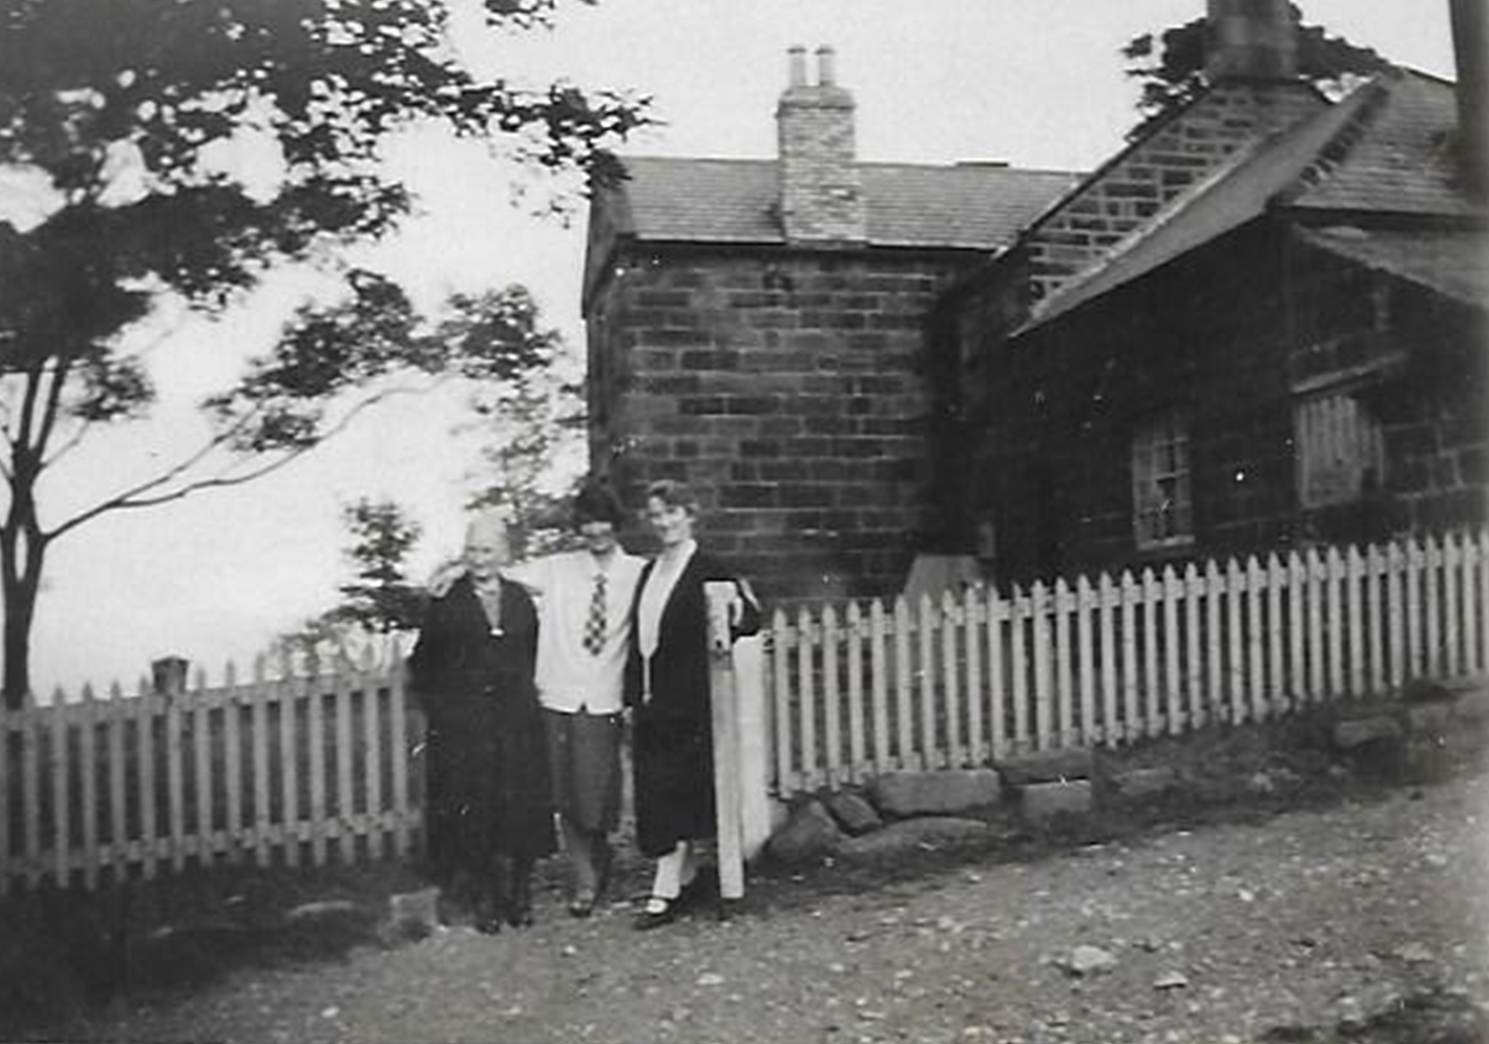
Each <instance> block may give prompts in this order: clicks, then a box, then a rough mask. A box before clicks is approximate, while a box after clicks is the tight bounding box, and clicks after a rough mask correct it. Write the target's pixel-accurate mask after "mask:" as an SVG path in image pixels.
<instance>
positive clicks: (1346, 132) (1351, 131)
mask: <svg viewBox="0 0 1489 1044" xmlns="http://www.w3.org/2000/svg"><path fill="white" fill-rule="evenodd" d="M1387 78H1389V79H1391V80H1399V78H1400V77H1399V75H1398V74H1397V73H1396V72H1395V71H1392V70H1385V71H1382V72H1379V73H1377V74H1376V75H1374V76H1372V77H1371V78H1370V79H1369V80H1367V81H1366V82H1365V83H1363V84H1361V85H1360V86H1359V87H1356V88H1355V89H1354V90H1353V91H1351V92H1350V93H1349V94H1348V95H1346V96H1345V97H1344V98H1342V99H1340V100H1339V101H1338V102H1337V103H1336V104H1337V105H1352V106H1354V109H1355V111H1354V112H1351V113H1347V114H1346V116H1345V119H1344V121H1343V122H1342V123H1341V124H1340V126H1339V128H1338V129H1337V130H1336V131H1334V133H1333V134H1331V135H1330V136H1329V140H1328V141H1326V142H1324V143H1323V145H1321V146H1320V147H1319V149H1318V151H1317V152H1316V153H1315V154H1314V158H1313V160H1311V161H1310V162H1308V163H1306V164H1304V166H1303V169H1302V170H1300V171H1299V172H1298V175H1297V177H1295V178H1294V179H1293V180H1292V183H1291V184H1290V185H1288V186H1287V187H1286V188H1284V189H1283V190H1282V191H1280V192H1278V193H1277V194H1276V195H1275V196H1273V201H1274V202H1276V203H1278V204H1281V205H1284V206H1285V205H1287V204H1288V203H1291V202H1293V201H1294V200H1296V199H1297V198H1298V197H1300V196H1301V195H1303V194H1304V193H1306V192H1307V191H1308V190H1309V189H1312V188H1313V187H1314V186H1316V185H1319V184H1321V183H1322V182H1323V181H1324V180H1325V179H1326V178H1328V177H1329V175H1331V174H1332V173H1333V172H1334V171H1336V170H1338V169H1339V167H1340V165H1341V164H1343V163H1344V161H1345V160H1346V159H1347V158H1348V157H1349V153H1350V151H1351V150H1353V149H1354V147H1355V146H1356V145H1358V144H1359V143H1360V140H1361V139H1362V138H1364V136H1365V132H1366V131H1367V130H1368V129H1369V127H1370V124H1371V123H1373V122H1374V120H1375V118H1376V117H1377V116H1378V115H1379V114H1380V112H1381V111H1382V109H1383V108H1384V107H1385V104H1386V101H1387V100H1388V99H1389V98H1390V96H1391V89H1390V87H1389V86H1388V84H1387V83H1386V80H1387ZM1324 112H1328V110H1327V109H1326V110H1324Z"/></svg>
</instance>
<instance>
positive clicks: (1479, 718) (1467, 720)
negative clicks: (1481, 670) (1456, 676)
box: [1453, 682, 1489, 725]
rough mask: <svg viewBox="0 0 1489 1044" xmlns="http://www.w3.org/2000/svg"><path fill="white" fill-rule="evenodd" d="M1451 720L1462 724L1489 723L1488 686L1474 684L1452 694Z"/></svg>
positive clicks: (1478, 683) (1479, 683)
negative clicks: (1453, 696)
mask: <svg viewBox="0 0 1489 1044" xmlns="http://www.w3.org/2000/svg"><path fill="white" fill-rule="evenodd" d="M1454 695H1455V697H1456V698H1455V699H1454V701H1453V718H1454V720H1455V721H1458V722H1460V723H1463V724H1468V725H1483V724H1485V723H1489V686H1485V685H1484V684H1483V683H1482V682H1474V683H1472V684H1471V686H1470V687H1469V688H1466V689H1461V690H1458V691H1456V692H1455V693H1454Z"/></svg>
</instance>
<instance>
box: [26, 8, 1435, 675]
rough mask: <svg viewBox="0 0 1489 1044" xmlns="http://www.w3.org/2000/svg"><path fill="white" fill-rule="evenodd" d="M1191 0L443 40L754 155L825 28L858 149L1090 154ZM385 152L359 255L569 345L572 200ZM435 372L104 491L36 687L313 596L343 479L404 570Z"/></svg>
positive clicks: (430, 297)
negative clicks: (524, 298) (280, 438)
mask: <svg viewBox="0 0 1489 1044" xmlns="http://www.w3.org/2000/svg"><path fill="white" fill-rule="evenodd" d="M1203 8H1204V3H1203V0H1124V2H1120V3H1117V2H1113V0H996V2H992V0H918V2H916V3H913V4H912V3H906V2H904V0H750V2H747V3H744V2H739V0H602V2H601V3H600V4H599V6H598V7H595V8H582V7H578V6H577V5H576V6H573V7H570V8H568V9H566V14H565V17H564V19H563V21H562V24H561V25H560V27H559V28H558V30H557V31H555V32H553V33H551V34H541V35H539V36H536V37H534V36H532V35H529V36H527V37H523V38H515V37H497V38H495V39H492V38H489V37H487V36H486V35H485V34H484V33H482V32H480V31H479V27H478V26H477V25H476V24H475V23H474V22H472V23H470V24H469V25H467V24H465V23H462V24H461V26H460V32H459V42H460V46H461V47H462V50H463V51H464V52H465V54H466V55H467V56H468V58H469V59H470V61H471V62H472V63H473V64H475V65H477V66H478V67H480V68H481V69H483V71H486V72H503V73H506V74H509V75H510V74H512V73H513V72H514V71H516V72H517V73H520V74H522V75H524V76H527V77H530V78H531V79H533V80H534V81H537V80H539V79H548V78H553V77H566V78H568V79H571V80H573V81H575V82H577V83H580V84H583V85H586V86H620V87H633V88H635V89H638V90H640V91H642V92H645V93H649V94H651V95H653V96H654V97H655V99H656V106H657V112H658V114H659V115H660V116H661V117H662V118H663V119H665V120H666V121H667V122H666V126H664V127H661V128H657V129H654V130H651V131H649V132H647V133H646V135H645V136H644V137H643V138H641V139H640V140H638V141H636V142H635V143H634V144H633V145H632V146H631V147H630V149H629V150H628V151H631V152H636V153H659V154H670V155H706V156H760V157H768V156H770V155H772V154H773V153H774V150H775V126H774V119H773V113H774V109H775V102H776V98H777V96H778V95H779V93H780V91H781V89H782V88H783V87H784V85H785V79H786V49H787V47H789V46H790V45H791V44H793V43H801V44H805V45H807V46H808V47H809V48H812V49H815V48H816V47H817V46H818V45H820V44H824V43H826V44H831V45H833V46H834V47H835V49H836V51H837V68H838V80H839V82H840V83H841V84H843V85H844V86H846V87H847V88H849V89H850V90H851V91H852V92H853V94H854V96H855V98H856V101H857V120H858V125H857V126H858V146H859V155H860V157H861V158H863V159H869V160H901V161H909V162H926V163H949V162H954V161H956V160H961V159H1000V160H1006V161H1008V162H1010V163H1012V164H1013V165H1015V166H1023V167H1039V168H1056V169H1088V168H1090V167H1092V166H1094V165H1095V164H1097V163H1099V162H1100V161H1101V160H1102V159H1103V158H1105V157H1106V156H1108V155H1110V154H1111V152H1113V151H1114V150H1115V149H1117V148H1118V147H1120V145H1121V139H1122V134H1123V132H1124V131H1125V130H1126V129H1127V128H1128V127H1130V126H1131V125H1132V124H1133V122H1134V120H1135V113H1134V110H1133V103H1134V100H1135V97H1136V89H1135V87H1134V86H1133V85H1132V84H1131V83H1130V82H1127V81H1126V80H1124V78H1123V76H1122V74H1121V69H1122V61H1121V58H1120V55H1119V53H1118V51H1119V48H1120V47H1121V46H1122V45H1123V43H1124V42H1126V41H1127V40H1128V39H1129V38H1130V37H1132V36H1133V35H1135V34H1137V33H1140V32H1145V31H1150V30H1159V29H1162V28H1164V27H1166V26H1169V25H1174V24H1178V23H1180V22H1183V21H1187V20H1188V19H1190V18H1193V17H1195V16H1197V15H1199V14H1201V13H1202V12H1203ZM1303 8H1304V13H1305V17H1306V18H1307V20H1308V21H1310V22H1316V23H1321V24H1323V25H1325V26H1327V27H1328V28H1330V29H1331V30H1333V31H1335V32H1340V33H1343V34H1344V35H1345V36H1347V37H1349V38H1350V39H1351V40H1353V41H1354V42H1356V43H1359V44H1366V45H1369V46H1372V47H1374V48H1376V49H1377V50H1379V51H1380V52H1381V53H1383V54H1384V55H1386V56H1387V57H1389V58H1391V59H1393V60H1395V61H1397V62H1399V63H1401V64H1405V65H1410V66H1414V67H1416V68H1420V69H1423V70H1425V71H1428V72H1432V73H1437V74H1440V75H1444V76H1449V77H1451V76H1452V47H1451V40H1450V38H1449V33H1448V24H1447V23H1448V18H1447V0H1368V2H1367V0H1311V2H1305V3H1304V4H1303ZM392 162H394V163H395V164H396V165H397V168H398V169H399V170H400V171H401V172H402V173H404V174H405V175H406V176H407V177H408V179H409V181H410V184H411V185H412V186H413V187H414V189H415V190H416V191H417V192H418V194H419V195H420V197H421V200H422V213H421V214H420V216H419V217H418V218H417V219H416V220H414V221H412V222H411V223H410V224H409V226H408V227H407V229H406V231H405V232H404V233H403V234H402V235H401V236H399V237H398V238H397V239H396V240H395V241H393V242H390V243H388V244H385V245H383V246H381V247H379V248H377V249H376V250H374V251H371V252H370V255H369V257H368V258H367V260H369V261H372V262H374V263H376V264H378V265H380V266H383V267H384V268H386V269H387V270H388V271H390V272H391V273H393V274H395V275H397V276H399V277H400V278H403V279H405V280H406V281H407V282H408V283H409V285H410V286H411V287H412V288H413V289H414V291H415V293H416V294H417V295H418V296H419V298H420V300H422V301H425V302H433V301H436V300H438V299H439V298H440V297H442V296H443V295H445V294H448V293H449V292H450V291H452V290H477V289H480V288H482V287H486V286H491V285H501V284H505V283H509V282H521V283H525V284H527V285H528V286H529V287H531V288H532V289H533V291H534V292H535V293H536V295H537V297H538V299H539V302H540V303H541V305H542V307H543V309H544V311H545V313H546V316H547V320H548V322H549V323H550V324H552V325H555V326H557V327H559V328H560V329H561V330H562V331H563V332H564V334H565V335H566V337H567V338H568V340H569V341H570V343H571V344H572V345H573V346H574V347H575V349H576V350H580V351H582V347H583V329H582V326H581V324H580V320H579V315H578V311H579V278H580V268H581V265H582V261H583V212H582V208H576V209H575V211H574V212H573V213H572V215H571V219H570V221H569V222H568V223H567V227H565V223H564V222H562V221H559V220H555V219H552V218H549V219H545V220H539V219H537V218H534V217H532V216H530V213H529V212H530V211H531V210H532V209H533V199H534V197H532V196H531V195H530V196H529V197H528V199H527V201H526V202H522V201H519V202H518V203H517V204H516V205H514V204H513V203H512V202H511V196H512V194H511V187H512V176H511V173H510V172H509V171H507V170H506V169H504V168H503V167H501V166H500V165H499V164H498V163H497V162H496V161H494V160H493V159H492V158H491V157H490V156H489V155H488V154H487V152H486V151H485V150H484V149H483V148H481V147H480V146H477V145H469V144H467V145H460V146H457V145H454V144H452V143H449V142H446V141H443V140H441V139H437V138H434V137H431V136H429V135H422V136H416V137H414V138H412V139H411V140H409V141H407V142H405V143H404V145H403V147H401V148H399V149H396V150H395V152H394V155H393V156H392ZM307 289H308V284H307V283H305V282H304V281H302V280H295V279H285V280H278V281H274V282H272V283H271V285H270V286H268V287H266V289H265V291H264V292H263V293H262V294H261V295H259V297H258V298H256V299H255V300H254V301H253V302H251V304H250V306H248V307H246V308H243V309H240V310H238V311H235V312H234V313H233V314H232V315H230V316H228V317H225V318H224V319H222V320H220V321H218V322H216V323H212V324H207V323H201V322H195V321H192V320H190V319H189V318H187V319H183V320H181V321H179V322H177V323H176V324H175V325H174V327H173V329H174V335H173V336H172V337H170V338H169V339H167V340H165V341H163V342H162V343H161V344H159V345H158V346H157V347H154V348H152V349H151V354H150V358H151V361H152V363H153V364H154V365H155V367H156V374H157V378H158V381H159V384H160V386H161V391H162V394H163V396H164V398H165V402H164V403H163V407H162V409H161V410H160V411H159V419H158V420H157V421H155V422H153V423H151V424H148V425H140V426H137V430H132V431H128V432H124V431H119V432H114V433H110V435H109V437H108V438H107V439H106V440H104V441H102V442H95V444H94V445H93V446H91V447H90V448H89V450H88V452H86V453H81V454H79V455H78V456H77V457H76V458H75V459H74V460H72V461H69V462H68V463H69V465H70V466H69V467H67V468H66V469H65V470H59V471H58V473H57V474H56V475H55V476H54V477H53V479H52V481H51V483H50V485H49V486H47V487H46V488H44V490H43V497H44V500H43V503H44V505H47V506H48V514H47V516H46V517H47V518H48V519H50V520H52V521H55V520H56V519H57V518H58V517H60V513H61V512H62V511H64V510H65V508H66V507H67V506H69V505H76V504H82V503H86V502H87V501H88V500H90V499H91V498H93V497H94V496H96V495H98V494H100V493H105V492H107V491H109V490H110V489H114V488H117V485H118V484H119V483H120V482H122V481H124V480H125V479H126V478H127V477H128V476H129V475H130V474H143V473H144V472H143V470H142V469H143V468H145V467H148V466H149V464H150V463H151V462H152V461H157V462H158V461H161V460H167V459H171V457H172V454H173V452H175V451H177V450H179V449H180V448H181V447H182V446H186V445H190V444H192V440H193V439H194V438H196V437H197V436H198V435H199V434H200V428H199V427H198V424H197V422H196V420H195V418H194V415H193V412H192V408H191V404H192V403H193V402H195V401H196V400H197V399H199V398H200V397H201V396H202V395H203V394H205V393H206V392H208V391H210V390H212V389H214V388H215V387H218V386H219V385H220V382H222V381H223V380H224V379H227V378H230V377H231V375H232V373H233V372H234V370H235V368H236V367H237V366H239V365H241V361H242V359H243V358H245V357H246V356H247V355H248V354H249V353H251V352H253V351H262V350H264V349H265V348H267V347H268V345H269V344H270V343H271V341H272V338H273V334H274V331H275V329H276V326H277V324H278V323H279V322H280V321H281V320H282V319H283V317H284V315H285V314H286V311H287V309H288V308H290V307H292V305H293V304H294V302H295V301H296V300H298V299H300V298H301V297H302V296H303V294H304V293H306V292H307ZM460 419H461V417H460V410H459V402H458V400H457V399H455V398H453V397H451V396H448V395H447V396H444V397H440V396H434V397H422V398H408V399H404V400H400V401H396V402H394V403H392V404H390V405H388V406H386V407H380V408H379V409H378V410H376V411H374V412H372V413H369V414H367V415H365V416H364V417H363V418H362V419H361V421H360V422H359V424H358V425H357V426H356V427H354V428H353V429H352V430H351V431H349V432H348V433H347V434H346V435H345V436H344V437H342V438H340V439H339V440H338V441H336V442H335V443H332V444H328V445H327V446H326V447H324V448H323V449H322V450H319V451H317V452H316V453H315V454H313V455H312V456H311V457H308V458H306V459H304V460H302V461H300V462H298V463H296V464H294V465H292V466H291V467H289V468H287V469H286V470H285V471H283V472H281V473H279V474H277V475H275V476H273V477H272V478H269V479H266V480H264V481H262V482H259V483H256V484H253V485H250V486H247V487H244V488H241V489H238V490H233V491H227V492H220V493H208V494H204V495H202V496H200V497H196V498H192V499H189V500H187V501H183V502H181V503H179V504H177V505H173V506H170V507H166V508H163V509H154V510H151V511H147V512H141V513H138V514H134V515H116V516H112V517H106V518H104V519H101V520H99V521H97V522H94V523H92V524H89V525H88V526H85V527H83V528H82V529H79V530H77V531H74V533H72V534H70V535H69V536H67V537H65V538H63V539H62V540H61V541H59V542H58V543H57V544H56V545H55V546H54V548H53V551H52V556H51V558H50V559H49V561H48V566H47V577H48V579H47V581H46V589H45V591H44V593H43V596H42V602H41V605H40V611H39V615H38V621H37V625H36V631H35V642H34V646H33V664H34V669H33V679H34V681H35V682H36V684H37V687H38V688H39V689H43V690H45V689H49V688H50V687H51V686H53V685H59V684H60V685H63V686H66V687H68V688H69V689H72V688H74V687H76V686H78V685H80V684H81V683H82V682H83V681H84V680H91V681H93V682H95V683H100V684H105V685H106V684H107V683H108V682H109V681H111V680H113V679H115V678H118V679H120V680H121V681H123V682H124V683H125V685H126V687H130V686H131V685H132V682H133V680H134V679H137V678H138V677H139V676H140V674H141V673H142V671H143V670H144V669H145V668H146V666H147V664H148V663H149V661H150V660H151V659H153V658H155V657H158V656H162V655H166V654H170V653H175V654H180V655H184V656H186V657H188V658H190V659H192V660H193V661H194V662H196V663H197V664H199V665H201V666H204V667H205V668H206V669H207V671H208V672H209V675H210V676H211V677H212V678H214V679H215V678H218V677H220V675H221V672H222V666H223V664H224V662H225V661H226V659H227V658H229V657H233V658H235V659H238V660H239V661H240V663H241V662H243V661H246V660H248V659H249V658H251V657H252V655H253V654H254V652H256V651H257V650H259V649H261V648H263V646H264V645H265V644H266V643H267V642H268V641H269V640H270V639H271V638H272V637H273V635H275V634H276V633H278V632H281V631H283V630H285V629H288V628H290V627H292V626H294V624H295V623H296V622H297V621H298V620H301V619H303V618H305V617H307V616H309V615H312V614H314V613H316V612H317V611H319V610H321V609H324V608H326V607H327V606H328V605H329V604H330V603H331V602H332V601H333V600H334V598H335V586H336V584H337V582H338V581H339V580H340V579H341V577H342V575H343V573H344V563H343V561H342V560H341V557H340V549H341V548H342V546H343V545H344V544H345V534H344V531H343V529H342V527H341V524H340V521H339V513H340V508H341V505H343V504H345V503H349V502H351V501H353V500H355V499H357V498H358V497H360V496H364V495H370V496H392V497H394V498H396V499H398V500H399V501H401V502H404V503H405V504H407V505H408V506H409V507H410V508H412V509H413V511H414V513H415V515H416V516H417V517H418V518H419V520H420V521H421V522H422V523H423V524H424V526H425V528H426V532H427V536H426V539H425V542H424V546H423V547H422V548H421V550H420V552H419V554H418V556H417V558H416V562H415V565H416V571H417V570H424V569H427V568H429V566H431V565H432V564H433V562H434V561H435V560H436V559H437V558H438V557H439V555H440V554H441V553H443V552H445V551H448V550H450V549H452V548H453V547H455V546H457V545H458V541H459V532H460V517H459V512H460V504H461V502H462V501H463V499H464V498H465V496H466V495H467V493H468V491H469V490H470V489H471V488H473V483H474V482H475V478H474V477H473V469H474V468H475V464H476V458H477V452H476V450H477V447H476V442H475V440H474V439H473V438H471V437H465V438H460V437H456V436H455V435H453V434H452V432H451V428H452V426H453V425H455V424H456V423H458V422H459V421H460Z"/></svg>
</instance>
